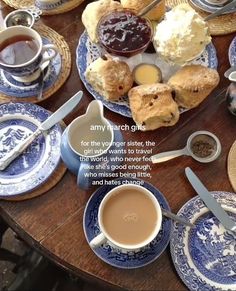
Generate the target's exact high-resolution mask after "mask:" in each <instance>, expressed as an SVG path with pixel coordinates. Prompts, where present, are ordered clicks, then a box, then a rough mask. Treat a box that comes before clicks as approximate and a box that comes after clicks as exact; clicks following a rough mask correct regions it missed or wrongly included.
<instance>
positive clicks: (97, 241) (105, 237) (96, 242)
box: [89, 184, 162, 252]
mask: <svg viewBox="0 0 236 291" xmlns="http://www.w3.org/2000/svg"><path fill="white" fill-rule="evenodd" d="M124 189H127V190H129V189H133V190H136V191H139V192H142V193H143V194H144V195H146V196H148V197H149V198H150V199H151V200H152V202H153V205H154V207H155V209H156V212H157V218H158V219H157V221H156V226H155V229H154V230H153V231H152V233H151V234H150V236H149V237H147V239H146V240H145V241H143V242H141V243H139V244H132V245H131V244H130V245H128V244H121V243H119V242H117V241H115V240H114V239H113V238H112V237H111V236H110V235H109V234H108V233H107V232H106V229H105V227H104V225H103V222H102V212H103V209H104V207H105V205H106V203H107V201H108V200H109V199H110V197H111V196H113V195H114V194H116V193H117V192H119V191H120V190H124ZM98 224H99V228H100V230H101V233H100V234H98V236H96V237H95V238H94V239H92V240H91V241H90V242H89V245H90V247H91V248H92V249H95V248H97V247H99V246H100V245H101V244H103V243H105V242H106V241H108V242H109V243H110V244H111V245H112V246H113V247H115V248H118V249H120V250H121V251H122V252H127V251H138V250H140V249H141V248H143V247H145V246H146V245H148V244H149V243H150V242H151V241H152V240H154V238H155V237H156V236H157V235H158V233H159V231H160V229H161V224H162V212H161V207H160V204H159V202H158V201H157V199H156V198H155V196H154V195H153V194H152V193H151V192H150V191H149V190H147V189H146V188H144V187H142V186H139V185H136V184H123V185H120V186H117V187H115V188H113V189H112V190H111V191H109V192H108V193H107V194H106V195H105V196H104V198H103V199H102V202H101V204H100V206H99V210H98Z"/></svg>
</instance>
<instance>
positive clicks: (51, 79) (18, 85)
mask: <svg viewBox="0 0 236 291" xmlns="http://www.w3.org/2000/svg"><path fill="white" fill-rule="evenodd" d="M42 39H43V44H49V43H50V41H49V40H48V39H46V38H42ZM48 53H49V54H50V50H49V51H48ZM60 71H61V56H60V54H57V55H56V57H55V58H53V59H52V60H51V61H50V63H49V65H48V67H47V68H46V69H45V76H44V83H43V91H46V90H47V89H49V88H50V87H52V86H53V84H54V83H55V82H56V80H57V78H58V76H59V74H60ZM38 87H39V85H38V80H34V81H33V82H30V83H23V82H19V81H16V80H15V79H13V78H12V76H11V74H10V73H8V72H5V71H4V70H2V69H0V92H1V93H3V94H5V95H8V96H13V97H19V99H20V98H21V97H34V96H37V94H38V91H39V88H38Z"/></svg>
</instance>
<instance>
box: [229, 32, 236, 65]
mask: <svg viewBox="0 0 236 291" xmlns="http://www.w3.org/2000/svg"><path fill="white" fill-rule="evenodd" d="M229 63H230V65H231V66H236V37H235V38H234V39H233V40H232V42H231V44H230V46H229Z"/></svg>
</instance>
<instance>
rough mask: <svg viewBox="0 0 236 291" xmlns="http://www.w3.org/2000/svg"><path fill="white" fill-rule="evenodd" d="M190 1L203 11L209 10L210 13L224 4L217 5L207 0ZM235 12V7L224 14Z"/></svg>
mask: <svg viewBox="0 0 236 291" xmlns="http://www.w3.org/2000/svg"><path fill="white" fill-rule="evenodd" d="M190 1H191V3H192V4H193V5H194V6H195V7H197V8H199V9H201V10H203V11H206V12H209V13H214V12H216V11H217V10H219V9H220V8H222V7H223V6H224V5H216V4H213V3H209V2H208V1H207V0H190ZM226 2H227V1H226ZM234 12H236V8H235V7H233V8H232V9H231V10H229V11H227V12H225V13H224V14H229V13H234Z"/></svg>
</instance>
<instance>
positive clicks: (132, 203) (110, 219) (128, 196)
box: [89, 184, 162, 252]
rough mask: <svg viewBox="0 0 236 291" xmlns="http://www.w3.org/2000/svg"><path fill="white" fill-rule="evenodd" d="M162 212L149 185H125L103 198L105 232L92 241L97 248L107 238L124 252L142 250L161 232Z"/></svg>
mask: <svg viewBox="0 0 236 291" xmlns="http://www.w3.org/2000/svg"><path fill="white" fill-rule="evenodd" d="M161 223H162V212H161V207H160V204H159V203H158V201H157V199H156V197H155V196H154V195H153V194H152V193H151V192H150V191H149V190H147V189H146V188H144V187H142V186H139V185H135V184H124V185H120V186H118V187H115V188H113V189H112V190H111V191H109V192H108V193H107V194H106V195H105V197H104V198H103V200H102V202H101V204H100V206H99V210H98V224H99V227H100V230H101V233H100V234H99V235H98V236H96V237H95V238H94V239H92V241H90V243H89V244H90V246H91V248H97V247H99V246H100V245H101V244H103V243H105V242H106V241H108V242H109V244H111V245H112V246H114V247H115V248H118V249H120V250H121V251H123V252H127V251H138V250H139V249H140V248H143V247H145V246H146V245H148V244H149V243H150V242H151V241H152V240H153V239H154V238H155V237H156V236H157V234H158V233H159V231H160V229H161Z"/></svg>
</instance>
